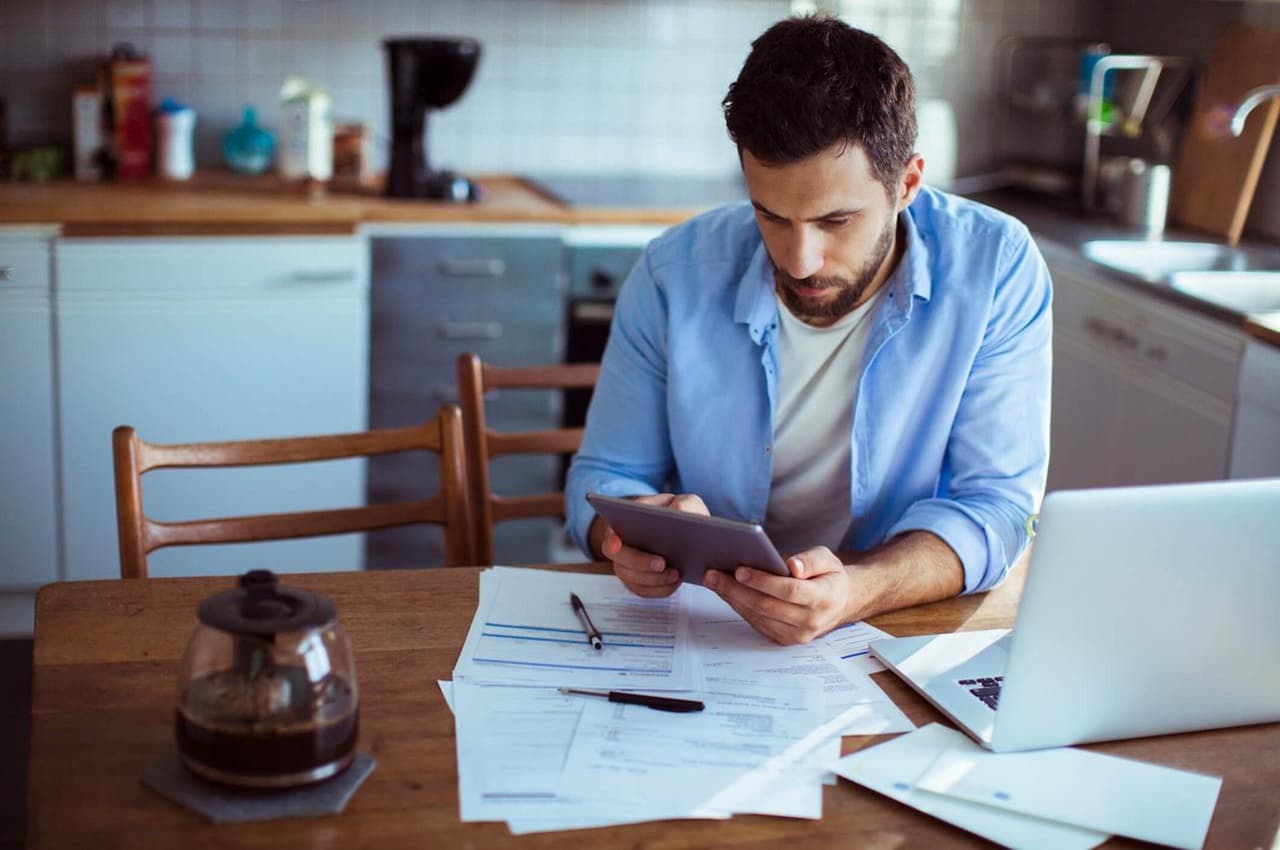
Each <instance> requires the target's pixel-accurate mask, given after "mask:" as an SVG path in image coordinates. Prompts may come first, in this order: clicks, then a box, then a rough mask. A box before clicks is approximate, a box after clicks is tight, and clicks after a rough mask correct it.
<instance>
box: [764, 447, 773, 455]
mask: <svg viewBox="0 0 1280 850" xmlns="http://www.w3.org/2000/svg"><path fill="white" fill-rule="evenodd" d="M772 451H773V446H765V447H764V453H765V454H769V453H770V452H772Z"/></svg>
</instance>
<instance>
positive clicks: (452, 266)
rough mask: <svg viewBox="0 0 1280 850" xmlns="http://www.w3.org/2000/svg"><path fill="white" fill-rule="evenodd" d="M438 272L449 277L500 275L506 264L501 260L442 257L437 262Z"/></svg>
mask: <svg viewBox="0 0 1280 850" xmlns="http://www.w3.org/2000/svg"><path fill="white" fill-rule="evenodd" d="M439 269H440V274H443V275H448V276H449V277H502V276H503V275H504V274H506V273H507V264H506V263H505V262H503V261H502V260H454V259H451V258H449V257H444V258H442V259H441V260H440V263H439Z"/></svg>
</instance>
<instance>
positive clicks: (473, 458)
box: [458, 354, 600, 564]
mask: <svg viewBox="0 0 1280 850" xmlns="http://www.w3.org/2000/svg"><path fill="white" fill-rule="evenodd" d="M599 375H600V364H599V363H573V364H560V365H553V366H520V367H505V366H493V365H490V364H485V363H482V362H481V361H480V358H479V357H477V356H476V355H474V354H463V355H462V356H460V357H459V358H458V403H459V404H460V405H461V407H462V421H463V434H464V435H465V437H466V441H467V449H466V456H467V477H468V480H469V482H470V484H471V488H472V497H471V515H472V519H473V523H472V528H473V529H474V533H473V537H472V542H471V547H472V552H473V553H474V554H475V556H476V558H477V559H478V560H479V561H480V563H485V564H488V563H492V562H493V525H494V523H495V522H501V521H503V520H507V519H516V518H525V517H539V516H563V515H564V494H563V493H548V494H538V495H533V496H519V497H516V496H508V497H504V496H502V495H499V494H495V493H493V492H491V491H490V487H489V460H490V459H491V458H494V457H498V456H501V455H510V454H544V453H546V454H570V453H572V452H576V451H577V450H578V446H579V445H581V443H582V429H581V428H557V429H551V430H543V431H517V432H501V431H495V430H493V429H491V428H487V427H486V426H485V412H484V397H485V393H486V392H488V391H489V390H493V389H530V390H563V389H587V388H592V387H594V386H595V384H596V379H597V378H598V377H599Z"/></svg>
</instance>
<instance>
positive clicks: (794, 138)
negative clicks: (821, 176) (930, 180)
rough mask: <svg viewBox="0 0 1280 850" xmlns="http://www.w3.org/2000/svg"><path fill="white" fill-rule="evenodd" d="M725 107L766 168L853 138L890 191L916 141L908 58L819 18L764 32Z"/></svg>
mask: <svg viewBox="0 0 1280 850" xmlns="http://www.w3.org/2000/svg"><path fill="white" fill-rule="evenodd" d="M722 105H723V106H724V118H725V124H726V125H727V126H728V129H729V138H731V139H733V141H734V143H735V144H737V145H738V149H739V151H741V150H743V149H746V150H748V151H750V152H751V155H752V156H754V157H755V158H756V159H758V160H760V161H761V162H764V163H768V164H771V165H790V164H792V163H795V162H799V161H800V160H802V159H807V158H808V157H811V156H813V155H814V154H817V153H819V152H821V151H824V150H826V149H827V148H830V147H832V146H833V145H836V144H839V143H841V142H843V143H845V144H849V143H854V144H858V145H861V146H862V148H863V149H864V150H865V151H866V154H867V158H868V160H870V164H871V172H872V174H873V175H874V176H875V177H876V179H877V180H879V181H880V182H881V183H883V184H884V185H885V187H886V188H891V187H892V185H893V183H894V182H895V181H897V179H898V177H899V176H900V175H901V174H902V169H903V168H904V167H905V166H906V164H907V160H908V159H910V157H911V154H912V152H913V149H914V147H915V142H916V95H915V82H914V81H913V80H912V78H911V70H910V69H909V68H907V64H906V63H905V62H903V61H902V57H900V56H898V54H897V53H894V52H893V49H892V48H890V47H889V45H887V44H885V43H884V42H883V41H881V40H880V39H878V38H876V37H875V36H874V35H872V34H871V33H868V32H863V31H862V30H859V29H854V28H853V27H851V26H849V25H848V24H845V23H843V22H841V21H839V20H836V19H835V18H832V17H829V16H825V15H821V16H812V17H803V18H789V19H787V20H784V21H779V22H778V23H776V24H774V25H773V26H771V27H769V29H767V30H765V32H764V34H763V35H761V36H760V37H759V38H757V39H756V40H755V41H754V42H752V43H751V53H750V54H748V56H747V61H746V62H745V63H743V65H742V71H741V72H740V73H739V74H738V79H737V80H735V81H734V82H733V84H732V85H730V86H729V92H728V94H726V95H725V98H724V101H723V104H722Z"/></svg>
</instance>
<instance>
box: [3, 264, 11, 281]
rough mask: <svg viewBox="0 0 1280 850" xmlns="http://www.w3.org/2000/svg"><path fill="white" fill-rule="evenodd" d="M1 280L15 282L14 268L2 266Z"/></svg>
mask: <svg viewBox="0 0 1280 850" xmlns="http://www.w3.org/2000/svg"><path fill="white" fill-rule="evenodd" d="M0 280H13V266H0Z"/></svg>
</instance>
